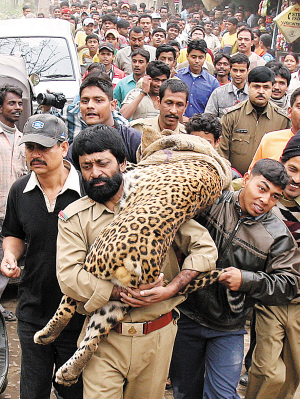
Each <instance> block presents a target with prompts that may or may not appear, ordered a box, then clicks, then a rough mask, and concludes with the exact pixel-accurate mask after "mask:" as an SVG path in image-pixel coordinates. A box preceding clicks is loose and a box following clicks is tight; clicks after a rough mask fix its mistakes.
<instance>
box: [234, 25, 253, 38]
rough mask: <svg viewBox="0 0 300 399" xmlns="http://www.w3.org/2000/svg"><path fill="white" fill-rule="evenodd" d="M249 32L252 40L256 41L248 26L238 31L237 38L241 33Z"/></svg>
mask: <svg viewBox="0 0 300 399" xmlns="http://www.w3.org/2000/svg"><path fill="white" fill-rule="evenodd" d="M244 31H245V32H249V33H250V36H251V40H254V34H253V31H252V29H251V28H247V27H246V26H243V28H241V29H239V30H238V31H237V36H238V35H239V34H240V33H241V32H244Z"/></svg>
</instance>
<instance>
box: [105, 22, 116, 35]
mask: <svg viewBox="0 0 300 399" xmlns="http://www.w3.org/2000/svg"><path fill="white" fill-rule="evenodd" d="M115 28H116V26H115V24H114V23H113V22H111V21H104V22H103V24H102V29H103V30H104V32H106V31H107V30H109V29H115Z"/></svg>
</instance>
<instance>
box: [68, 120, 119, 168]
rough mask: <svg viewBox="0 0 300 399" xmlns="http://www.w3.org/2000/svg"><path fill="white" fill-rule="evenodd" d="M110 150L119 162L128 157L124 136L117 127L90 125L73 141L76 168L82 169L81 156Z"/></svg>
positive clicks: (73, 157)
mask: <svg viewBox="0 0 300 399" xmlns="http://www.w3.org/2000/svg"><path fill="white" fill-rule="evenodd" d="M103 151H110V152H111V153H112V154H113V156H114V157H115V158H116V160H117V162H118V164H121V163H123V162H124V161H125V159H126V149H125V145H124V142H123V140H122V137H121V135H120V133H119V132H118V130H117V129H115V128H114V127H111V126H107V125H103V124H102V123H100V124H98V125H93V126H89V127H87V128H86V129H84V130H82V131H81V132H79V133H78V135H77V136H76V137H75V139H74V141H73V147H72V159H73V163H74V166H75V167H76V169H80V166H79V156H82V155H84V154H93V153H95V152H103Z"/></svg>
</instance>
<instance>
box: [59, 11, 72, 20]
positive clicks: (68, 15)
mask: <svg viewBox="0 0 300 399" xmlns="http://www.w3.org/2000/svg"><path fill="white" fill-rule="evenodd" d="M61 19H65V20H66V21H70V19H71V15H70V14H67V13H65V12H64V13H62V16H61Z"/></svg>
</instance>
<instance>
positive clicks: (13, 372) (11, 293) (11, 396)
mask: <svg viewBox="0 0 300 399" xmlns="http://www.w3.org/2000/svg"><path fill="white" fill-rule="evenodd" d="M16 290H17V286H16V285H9V286H8V288H7V289H6V291H5V293H4V296H3V301H2V303H3V306H4V307H5V309H7V310H11V311H13V312H14V311H15V308H16V305H17V299H16V297H17V294H16V292H17V291H16ZM6 325H7V334H8V340H9V351H10V353H9V361H10V364H9V372H8V386H7V388H6V390H5V392H4V393H2V394H1V395H0V399H20V395H19V385H20V383H19V380H20V359H21V350H20V345H19V339H18V335H17V322H8V323H6ZM247 329H248V327H247ZM248 345H249V335H246V336H245V348H246V349H247V347H248ZM238 393H239V395H240V397H241V399H243V398H244V396H245V388H244V387H242V386H239V388H238ZM165 398H166V399H173V394H172V390H168V391H166V392H165ZM51 399H55V396H54V395H51ZM137 399H138V398H137ZM151 399H152V398H151ZM153 399H155V398H153ZM294 399H300V388H299V389H298V391H297V393H296V395H295V397H294Z"/></svg>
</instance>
